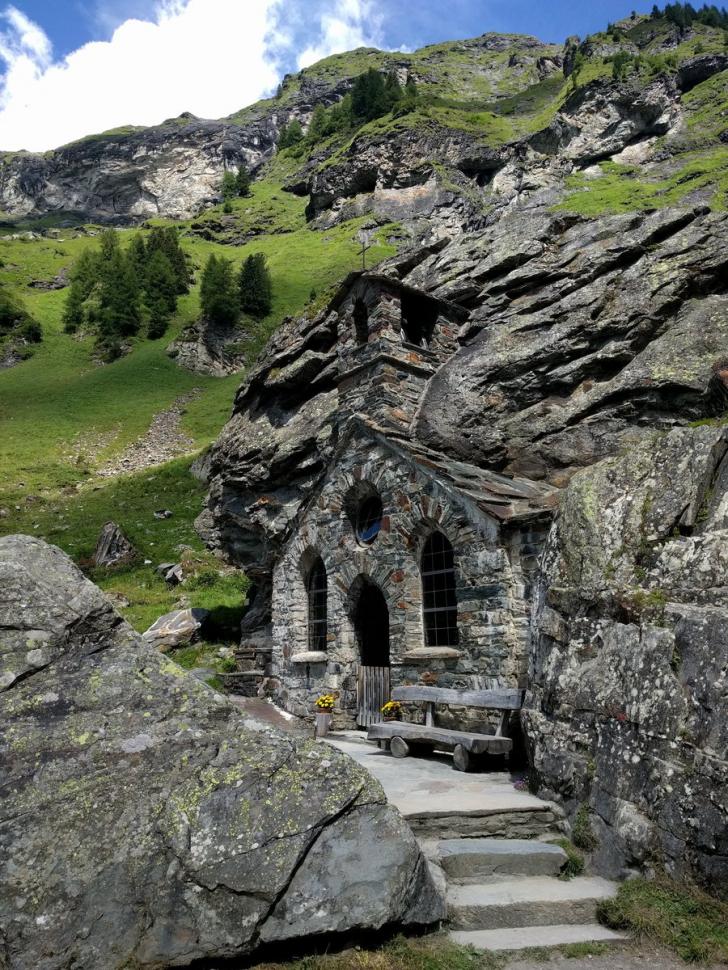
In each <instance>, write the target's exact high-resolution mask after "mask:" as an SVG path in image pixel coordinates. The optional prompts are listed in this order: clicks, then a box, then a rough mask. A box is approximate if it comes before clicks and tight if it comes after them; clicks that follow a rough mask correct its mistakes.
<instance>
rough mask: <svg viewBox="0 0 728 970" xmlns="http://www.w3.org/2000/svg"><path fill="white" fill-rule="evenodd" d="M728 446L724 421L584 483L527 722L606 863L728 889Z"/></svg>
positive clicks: (549, 783) (603, 469)
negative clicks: (727, 630) (643, 868)
mask: <svg viewBox="0 0 728 970" xmlns="http://www.w3.org/2000/svg"><path fill="white" fill-rule="evenodd" d="M723 320H724V324H728V316H726V315H724V317H723ZM727 339H728V335H727ZM724 346H725V344H724ZM727 452H728V432H727V431H726V429H725V427H718V426H711V425H709V424H708V425H705V426H703V427H698V428H675V429H673V430H672V431H669V432H667V433H665V434H661V435H660V434H657V435H654V434H653V435H652V436H651V437H650V438H649V439H648V440H644V441H643V442H642V443H641V444H640V445H639V446H638V447H636V448H634V449H631V450H630V451H629V453H628V454H627V455H625V456H624V457H621V458H611V459H607V460H605V461H603V462H601V463H599V464H597V465H595V466H594V467H593V468H590V469H588V470H585V471H583V472H580V473H579V474H578V475H576V476H575V478H574V480H573V482H572V484H571V486H570V488H569V489H567V491H566V494H565V495H564V498H563V502H562V506H561V512H560V515H559V518H558V520H557V523H556V525H555V528H554V530H553V532H552V534H551V538H550V542H549V548H548V550H547V552H546V556H545V560H544V563H543V574H542V579H541V584H540V590H539V593H538V595H537V598H536V601H535V603H534V616H533V628H534V638H533V649H532V656H531V688H530V691H529V696H528V698H527V703H526V707H527V710H526V712H525V720H524V724H525V728H526V736H527V738H528V743H529V746H530V750H531V757H532V763H533V771H534V774H535V778H536V780H537V784H538V786H539V790H540V791H541V792H542V793H543V794H547V793H550V794H551V795H552V796H553V797H556V798H559V799H561V800H562V801H563V802H564V803H565V805H566V806H567V808H568V809H569V810H570V813H571V816H572V818H574V817H575V816H576V815H577V814H578V813H581V820H582V825H583V826H585V827H586V826H588V827H589V829H590V830H591V836H590V837H591V838H592V840H593V843H594V848H595V852H596V859H597V861H598V863H599V865H600V866H601V868H602V869H603V870H605V871H607V872H609V873H611V874H613V875H624V874H625V871H626V870H629V869H632V870H634V869H635V868H638V867H640V866H646V867H647V868H648V869H654V868H655V867H658V868H659V867H660V866H665V867H666V868H667V869H668V871H669V872H671V874H672V875H674V876H677V877H682V878H685V877H686V876H689V875H690V873H691V872H693V873H698V874H699V876H700V878H701V879H702V881H703V882H705V883H706V884H707V885H709V886H711V887H712V888H713V889H714V890H715V891H716V892H719V893H725V892H726V887H727V886H728V825H727V824H726V822H727V821H728V766H727V763H726V752H727V751H728V730H727V728H726V697H727V696H728V651H727V650H726V642H725V626H726V621H727V620H728V598H727V597H726V562H725V560H726V549H728V542H727V540H728V531H726V530H727V528H728V518H727V514H728V462H727V461H726V453H727Z"/></svg>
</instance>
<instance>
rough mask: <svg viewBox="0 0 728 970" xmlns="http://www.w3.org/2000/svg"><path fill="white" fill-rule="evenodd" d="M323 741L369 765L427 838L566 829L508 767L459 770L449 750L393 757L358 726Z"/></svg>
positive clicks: (554, 812)
mask: <svg viewBox="0 0 728 970" xmlns="http://www.w3.org/2000/svg"><path fill="white" fill-rule="evenodd" d="M322 743H324V744H330V745H332V746H333V747H335V748H338V750H339V751H343V752H345V753H346V754H348V755H349V756H350V757H352V758H353V759H354V760H355V761H357V762H358V763H359V764H360V765H362V767H364V768H366V769H367V771H369V772H370V774H372V775H373V776H374V777H375V778H376V779H377V781H378V782H379V783H380V784H381V786H382V788H383V789H384V792H385V794H386V796H387V798H388V799H389V801H390V802H391V803H392V804H393V805H395V806H396V807H397V808H398V809H399V811H400V812H401V813H402V815H403V816H404V817H405V818H406V819H407V821H408V822H409V823H410V825H411V826H412V828H413V830H414V831H415V834H416V835H418V836H420V837H421V838H425V839H427V838H450V837H455V838H457V837H459V836H461V835H469V836H477V835H498V836H501V837H504V838H510V837H519V836H520V837H522V838H524V837H529V836H531V837H532V836H535V835H544V834H547V833H552V834H556V833H557V831H558V830H559V828H560V822H561V820H562V818H563V815H562V812H561V809H560V808H559V807H558V806H556V805H554V804H553V803H551V802H546V801H544V800H543V799H541V798H537V797H536V796H535V795H531V794H530V793H529V792H528V791H524V790H522V789H521V788H520V787H516V785H517V784H518V782H519V781H520V778H519V776H518V775H515V774H511V773H510V772H508V771H491V772H482V773H472V774H471V773H464V772H460V771H454V770H453V767H452V758H451V757H450V756H448V755H444V754H443V755H437V754H435V755H432V756H430V757H427V758H417V757H411V758H393V757H392V756H391V755H390V754H389V752H387V751H382V750H381V749H380V748H379V747H378V746H377V745H376V743H374V742H370V741H367V739H366V736H365V735H364V734H363V733H361V732H357V731H341V732H335V733H332V734H330V735H329V736H328V737H327V738H325V739H324V740H323V741H322Z"/></svg>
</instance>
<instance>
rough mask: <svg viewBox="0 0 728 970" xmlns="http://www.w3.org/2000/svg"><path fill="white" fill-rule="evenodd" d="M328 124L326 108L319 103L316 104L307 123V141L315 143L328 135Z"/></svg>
mask: <svg viewBox="0 0 728 970" xmlns="http://www.w3.org/2000/svg"><path fill="white" fill-rule="evenodd" d="M328 122H329V119H328V117H327V112H326V108H324V106H323V105H322V104H321V103H319V104H317V105H316V107H315V108H314V109H313V114H312V115H311V120H310V122H309V123H308V131H307V132H306V137H307V138H308V140H309V141H311V142H314V143H315V142H317V141H320V140H321V139H322V138H325V137H326V135H327V134H328V131H327V128H328Z"/></svg>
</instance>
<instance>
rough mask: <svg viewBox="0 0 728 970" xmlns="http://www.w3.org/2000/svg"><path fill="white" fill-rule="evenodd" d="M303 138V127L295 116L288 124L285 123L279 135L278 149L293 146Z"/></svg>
mask: <svg viewBox="0 0 728 970" xmlns="http://www.w3.org/2000/svg"><path fill="white" fill-rule="evenodd" d="M302 140H303V128H302V127H301V122H300V121H299V120H298V118H294V119H293V121H291V122H290V123H289V124H287V125H283V127H282V128H281V130H280V133H279V135H278V149H279V150H282V149H284V148H292V147H293V146H294V145H297V144H298V143H299V142H300V141H302Z"/></svg>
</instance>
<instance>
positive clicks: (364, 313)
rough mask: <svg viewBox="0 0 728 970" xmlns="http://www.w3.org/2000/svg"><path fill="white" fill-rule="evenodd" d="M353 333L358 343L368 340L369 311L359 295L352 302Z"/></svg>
mask: <svg viewBox="0 0 728 970" xmlns="http://www.w3.org/2000/svg"><path fill="white" fill-rule="evenodd" d="M353 316H354V335H355V336H356V342H357V343H358V344H365V343H366V342H367V341H368V340H369V312H368V310H367V307H366V303H365V302H364V300H362V299H361V297H358V298H357V299H356V300H355V302H354V314H353Z"/></svg>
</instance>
